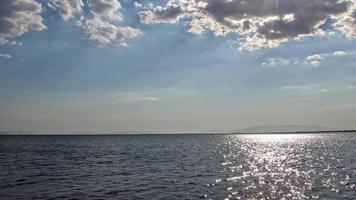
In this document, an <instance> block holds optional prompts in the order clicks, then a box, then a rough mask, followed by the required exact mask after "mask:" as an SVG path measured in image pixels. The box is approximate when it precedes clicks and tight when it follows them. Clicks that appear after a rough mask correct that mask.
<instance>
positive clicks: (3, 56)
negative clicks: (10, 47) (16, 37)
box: [0, 53, 12, 59]
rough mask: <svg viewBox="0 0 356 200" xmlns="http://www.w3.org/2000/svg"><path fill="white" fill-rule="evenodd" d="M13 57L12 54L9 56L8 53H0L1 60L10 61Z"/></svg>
mask: <svg viewBox="0 0 356 200" xmlns="http://www.w3.org/2000/svg"><path fill="white" fill-rule="evenodd" d="M11 57H12V56H11V55H10V54H7V53H0V58H6V59H9V58H11Z"/></svg>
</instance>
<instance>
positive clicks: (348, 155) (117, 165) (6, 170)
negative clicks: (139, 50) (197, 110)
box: [0, 133, 356, 200]
mask: <svg viewBox="0 0 356 200" xmlns="http://www.w3.org/2000/svg"><path fill="white" fill-rule="evenodd" d="M0 199H3V200H12V199H119V200H120V199H122V200H127V199H134V200H137V199H145V200H146V199H148V200H155V199H162V200H171V199H179V200H180V199H183V200H184V199H207V200H208V199H221V200H234V199H266V200H267V199H356V134H355V133H328V134H241V135H239V134H182V135H178V134H150V135H144V134H142V135H51V136H50V135H36V136H35V135H32V136H26V135H3V136H0Z"/></svg>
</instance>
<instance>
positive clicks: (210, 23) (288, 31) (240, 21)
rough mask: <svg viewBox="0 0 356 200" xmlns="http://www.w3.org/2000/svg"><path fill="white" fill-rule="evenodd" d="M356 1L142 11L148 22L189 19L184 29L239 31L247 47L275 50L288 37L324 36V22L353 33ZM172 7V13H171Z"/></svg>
mask: <svg viewBox="0 0 356 200" xmlns="http://www.w3.org/2000/svg"><path fill="white" fill-rule="evenodd" d="M354 6H355V0H345V1H336V0H235V1H233V0H170V1H168V3H166V5H159V6H156V7H152V8H149V9H147V10H146V11H143V12H141V13H140V17H141V21H142V22H143V23H147V24H154V23H174V22H176V21H178V20H179V19H182V18H183V19H185V20H187V21H188V24H189V26H188V31H189V32H193V33H197V34H202V33H203V32H204V31H206V30H210V31H212V32H213V33H215V34H216V35H218V36H224V35H226V34H228V33H237V34H238V37H239V38H240V39H242V40H244V41H243V42H242V43H243V44H242V45H243V46H244V47H245V48H247V49H254V48H262V47H275V46H278V45H279V44H280V43H283V42H286V41H288V40H289V39H299V38H301V37H305V36H310V35H323V34H326V32H325V30H324V27H325V26H327V25H328V24H326V22H330V20H331V21H332V24H337V23H339V26H338V29H339V30H341V31H343V32H344V33H345V34H346V35H354V33H355V30H354V26H355V25H353V24H352V22H354V19H355V17H354V16H355V12H356V11H355V12H354V10H355V9H354ZM173 8H174V9H173Z"/></svg>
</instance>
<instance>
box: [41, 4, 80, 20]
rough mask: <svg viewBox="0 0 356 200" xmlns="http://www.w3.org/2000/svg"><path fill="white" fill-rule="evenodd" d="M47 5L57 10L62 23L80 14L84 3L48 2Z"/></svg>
mask: <svg viewBox="0 0 356 200" xmlns="http://www.w3.org/2000/svg"><path fill="white" fill-rule="evenodd" d="M47 5H48V6H49V7H50V8H52V9H54V10H57V11H58V13H59V15H60V16H61V17H62V19H63V20H64V21H68V20H69V19H71V18H73V17H74V16H75V14H80V13H81V12H82V7H83V5H84V3H83V1H82V0H50V1H49V2H48V4H47Z"/></svg>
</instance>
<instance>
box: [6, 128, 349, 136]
mask: <svg viewBox="0 0 356 200" xmlns="http://www.w3.org/2000/svg"><path fill="white" fill-rule="evenodd" d="M323 133H326V134H327V133H356V130H353V129H352V130H326V131H325V130H322V131H275V132H248V133H247V132H214V133H209V132H192V133H189V132H185V133H184V132H183V133H159V132H157V133H155V132H134V131H127V132H89V131H88V132H71V133H35V132H23V131H19V132H17V131H0V136H21V135H24V136H26V135H28V136H31V135H33V136H36V135H37V136H56V135H57V136H58V135H59V136H71V135H73V136H76V135H78V136H85V135H88V136H89V135H93V136H95V135H256V134H261V135H263V134H323Z"/></svg>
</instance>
